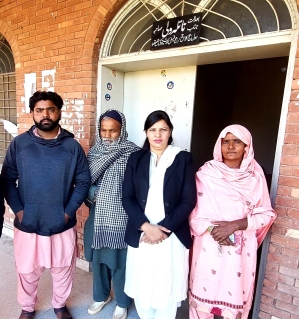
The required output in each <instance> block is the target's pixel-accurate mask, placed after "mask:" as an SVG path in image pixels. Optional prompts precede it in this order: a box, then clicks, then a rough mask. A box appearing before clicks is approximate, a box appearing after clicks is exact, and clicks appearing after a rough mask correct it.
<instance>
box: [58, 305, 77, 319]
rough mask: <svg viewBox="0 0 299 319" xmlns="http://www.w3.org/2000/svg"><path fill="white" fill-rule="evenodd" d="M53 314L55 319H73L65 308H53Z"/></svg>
mask: <svg viewBox="0 0 299 319" xmlns="http://www.w3.org/2000/svg"><path fill="white" fill-rule="evenodd" d="M54 313H55V315H56V317H57V319H73V317H72V316H71V315H70V313H69V311H68V309H67V307H66V306H64V307H61V308H54Z"/></svg>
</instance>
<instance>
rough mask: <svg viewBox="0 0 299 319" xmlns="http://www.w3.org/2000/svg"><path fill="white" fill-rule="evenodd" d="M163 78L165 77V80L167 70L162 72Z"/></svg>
mask: <svg viewBox="0 0 299 319" xmlns="http://www.w3.org/2000/svg"><path fill="white" fill-rule="evenodd" d="M161 76H163V78H164V77H165V76H166V70H162V71H161Z"/></svg>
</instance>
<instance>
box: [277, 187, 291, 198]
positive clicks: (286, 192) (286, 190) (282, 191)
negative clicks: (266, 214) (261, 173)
mask: <svg viewBox="0 0 299 319" xmlns="http://www.w3.org/2000/svg"><path fill="white" fill-rule="evenodd" d="M291 191H292V188H291V187H287V186H281V185H279V186H278V188H277V194H279V195H281V196H290V195H291Z"/></svg>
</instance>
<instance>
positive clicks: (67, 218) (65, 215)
mask: <svg viewBox="0 0 299 319" xmlns="http://www.w3.org/2000/svg"><path fill="white" fill-rule="evenodd" d="M64 219H65V223H66V224H67V223H68V221H69V219H70V216H69V215H68V214H66V213H64Z"/></svg>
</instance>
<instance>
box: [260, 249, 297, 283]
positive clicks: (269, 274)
mask: <svg viewBox="0 0 299 319" xmlns="http://www.w3.org/2000/svg"><path fill="white" fill-rule="evenodd" d="M270 255H271V259H269V256H270ZM273 256H274V254H271V253H269V255H268V260H270V261H272V262H277V263H278V264H279V265H282V263H281V262H280V261H281V260H282V259H286V258H285V256H280V257H281V258H277V259H276V258H273ZM275 256H278V255H275ZM285 264H286V265H289V267H290V268H292V267H294V268H296V266H295V265H294V259H292V261H291V262H290V263H289V262H287V261H286V263H285ZM280 267H281V266H280ZM265 278H267V279H268V280H271V281H275V282H276V283H282V284H285V285H288V286H294V284H295V279H294V278H292V277H289V276H286V275H284V274H280V273H277V272H274V271H268V270H267V271H266V274H265ZM268 288H270V287H268Z"/></svg>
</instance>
